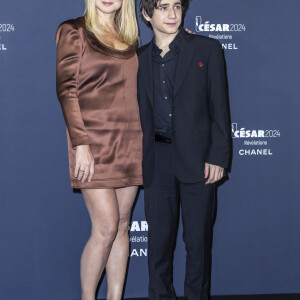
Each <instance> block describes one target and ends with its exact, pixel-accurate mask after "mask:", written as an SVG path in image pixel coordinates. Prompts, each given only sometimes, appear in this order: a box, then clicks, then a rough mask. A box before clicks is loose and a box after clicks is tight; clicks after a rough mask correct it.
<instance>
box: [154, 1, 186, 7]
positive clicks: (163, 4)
mask: <svg viewBox="0 0 300 300" xmlns="http://www.w3.org/2000/svg"><path fill="white" fill-rule="evenodd" d="M178 4H180V5H181V2H180V1H178V2H175V3H174V5H178ZM158 6H170V4H169V3H161V4H159V5H158Z"/></svg>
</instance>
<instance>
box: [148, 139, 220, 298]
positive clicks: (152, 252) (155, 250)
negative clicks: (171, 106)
mask: <svg viewBox="0 0 300 300" xmlns="http://www.w3.org/2000/svg"><path fill="white" fill-rule="evenodd" d="M144 199H145V214H146V220H147V222H148V230H149V231H148V269H149V299H150V300H159V299H174V300H175V299H176V295H175V291H174V287H173V283H172V277H173V276H172V270H173V252H174V245H175V243H176V237H177V224H178V218H179V210H180V207H181V212H182V222H183V240H184V243H185V248H186V274H185V282H184V293H185V296H186V297H187V299H188V300H196V299H197V300H207V299H209V298H208V297H209V286H210V267H211V233H212V212H213V208H214V201H215V185H214V184H209V185H205V184H204V182H197V183H183V182H180V180H178V179H177V178H176V175H175V172H174V159H173V157H172V145H170V144H163V143H158V142H156V143H155V166H154V176H153V180H152V183H151V185H150V186H148V187H145V190H144Z"/></svg>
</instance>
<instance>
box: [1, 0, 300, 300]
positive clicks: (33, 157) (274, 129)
mask: <svg viewBox="0 0 300 300" xmlns="http://www.w3.org/2000/svg"><path fill="white" fill-rule="evenodd" d="M83 11H84V1H83V0H60V1H58V0H55V1H43V0H42V1H41V0H40V1H37V0H27V1H17V0H1V5H0V97H1V102H0V140H1V147H0V160H1V163H0V165H1V172H0V177H1V180H0V186H1V188H0V196H1V198H0V300H2V299H5V300H14V299H16V300H18V299H22V300H26V299H30V300H35V299H45V300H50V299H55V300H66V299H70V300H71V299H79V298H80V278H79V261H80V256H81V252H82V249H83V247H84V245H85V242H86V241H87V239H88V237H89V231H90V220H89V216H88V213H87V210H86V207H85V204H84V201H83V199H82V195H81V194H80V193H78V192H76V191H75V192H74V191H73V190H72V189H71V187H70V182H69V173H68V159H67V142H66V129H65V123H64V120H63V117H62V113H61V109H60V105H59V102H58V100H57V97H56V91H55V60H56V45H55V32H56V28H57V26H58V25H59V24H60V23H61V22H62V21H64V20H66V19H70V18H76V17H78V16H80V15H82V14H83ZM299 11H300V2H299V1H298V0H289V1H284V0H248V1H247V0H244V1H240V0H226V1H224V0H209V1H208V0H193V1H191V5H190V9H189V11H188V13H187V16H186V21H185V27H188V28H189V29H191V30H193V31H194V32H195V33H196V34H201V35H205V36H209V37H211V38H214V39H217V40H219V41H220V42H221V44H222V45H223V48H224V51H225V57H226V61H227V73H228V80H229V96H230V108H231V123H232V141H233V159H232V167H231V172H230V174H229V180H227V181H226V182H225V183H224V184H223V185H222V186H220V188H219V191H218V202H217V214H216V222H215V226H214V241H213V264H212V284H211V294H212V295H237V294H240V295H241V294H244V295H246V294H271V293H299V292H300V284H299V278H300V201H299V199H300V196H299V186H300V180H299V178H300V176H299V169H300V163H299V155H300V141H299V132H300V126H299V117H300V101H299V95H300V89H299V87H300V83H299V65H300V59H299V44H300V39H299V28H300V26H299V25H300V21H299V16H298V13H299ZM140 25H141V27H140V28H141V39H142V43H143V44H145V43H147V42H148V41H149V40H150V39H151V38H152V32H151V30H149V29H148V28H146V26H145V25H144V24H142V23H141V22H140ZM195 230H197V228H195ZM147 231H148V226H147V222H146V221H145V217H144V207H143V190H141V191H140V193H139V197H138V200H137V202H136V205H135V208H134V212H133V217H132V222H131V229H130V239H131V249H130V264H129V270H128V278H127V282H126V289H125V297H126V298H134V297H147V284H148V273H147V251H148V250H147ZM184 270H185V250H184V244H183V242H182V227H181V225H180V226H179V232H178V242H177V246H176V252H175V258H174V285H175V289H176V291H177V295H178V296H182V295H183V280H184ZM105 296H106V282H105V278H104V281H103V282H102V285H101V287H100V289H99V294H98V297H99V298H105Z"/></svg>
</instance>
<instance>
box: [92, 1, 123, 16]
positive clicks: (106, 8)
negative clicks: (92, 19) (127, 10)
mask: <svg viewBox="0 0 300 300" xmlns="http://www.w3.org/2000/svg"><path fill="white" fill-rule="evenodd" d="M122 2H123V0H95V3H96V8H97V10H100V11H101V12H102V13H104V14H111V13H115V12H116V11H117V10H118V9H119V8H120V7H121V6H122Z"/></svg>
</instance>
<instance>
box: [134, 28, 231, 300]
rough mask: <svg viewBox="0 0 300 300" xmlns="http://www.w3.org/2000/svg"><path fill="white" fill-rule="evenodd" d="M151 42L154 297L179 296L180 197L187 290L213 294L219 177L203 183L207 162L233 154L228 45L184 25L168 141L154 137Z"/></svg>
mask: <svg viewBox="0 0 300 300" xmlns="http://www.w3.org/2000/svg"><path fill="white" fill-rule="evenodd" d="M152 48H153V47H152V44H151V43H149V44H147V45H145V46H143V47H141V48H140V49H139V50H138V57H139V73H138V100H139V107H140V116H141V123H142V129H143V176H144V187H145V192H144V197H145V214H146V219H147V222H148V225H149V232H148V247H149V251H148V267H149V299H150V300H154V299H155V300H156V299H157V300H158V299H174V300H175V299H176V296H175V292H174V288H173V285H172V254H173V248H174V245H175V241H176V224H177V220H178V215H179V204H180V206H181V210H182V219H183V229H184V234H183V239H184V242H185V245H186V251H187V258H186V277H185V283H184V289H185V296H186V297H187V299H188V300H196V299H197V300H207V299H208V297H209V296H208V295H209V282H210V262H211V248H210V247H211V230H212V218H211V217H212V212H213V207H214V199H215V197H214V196H215V184H209V185H205V184H204V163H205V162H207V163H210V164H214V165H218V166H222V167H224V168H227V167H228V162H229V154H230V124H229V112H228V99H227V88H226V87H227V81H226V73H225V62H224V57H223V51H222V48H221V45H220V44H219V42H217V41H216V40H213V39H209V38H206V37H203V36H199V35H190V34H187V33H185V32H184V36H183V38H182V41H181V45H180V52H179V57H178V62H177V69H176V76H175V83H174V91H173V92H174V94H173V105H172V114H171V115H172V143H171V144H164V143H160V142H156V141H155V133H154V116H153V111H154V110H153V104H154V101H153V72H152ZM178 195H180V202H179V197H178Z"/></svg>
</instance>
